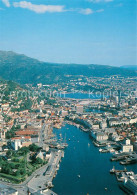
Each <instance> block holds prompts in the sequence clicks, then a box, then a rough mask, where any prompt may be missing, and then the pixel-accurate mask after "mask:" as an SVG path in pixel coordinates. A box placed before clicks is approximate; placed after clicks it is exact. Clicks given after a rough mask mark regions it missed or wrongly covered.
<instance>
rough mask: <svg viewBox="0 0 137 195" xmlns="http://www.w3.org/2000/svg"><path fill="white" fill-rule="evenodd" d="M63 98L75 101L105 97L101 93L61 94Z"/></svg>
mask: <svg viewBox="0 0 137 195" xmlns="http://www.w3.org/2000/svg"><path fill="white" fill-rule="evenodd" d="M58 96H59V97H61V98H74V99H101V98H102V97H103V96H102V94H100V93H97V94H92V93H65V94H64V93H60V94H59V95H58Z"/></svg>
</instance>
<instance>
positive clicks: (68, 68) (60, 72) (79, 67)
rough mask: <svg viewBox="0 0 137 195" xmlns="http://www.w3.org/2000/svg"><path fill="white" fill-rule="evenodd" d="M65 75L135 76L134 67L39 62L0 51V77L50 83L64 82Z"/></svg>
mask: <svg viewBox="0 0 137 195" xmlns="http://www.w3.org/2000/svg"><path fill="white" fill-rule="evenodd" d="M66 75H72V76H79V75H84V76H88V77H106V76H112V75H119V76H123V77H130V76H137V71H136V69H134V70H130V69H129V68H126V67H113V66H108V65H95V64H90V65H84V64H58V63H48V62H41V61H39V60H36V59H33V58H30V57H27V56H25V55H23V54H17V53H14V52H12V51H0V77H3V78H4V79H6V80H13V81H15V82H18V83H21V84H26V83H30V84H37V83H43V84H52V83H57V82H65V81H66V80H67V79H70V78H68V77H67V76H66Z"/></svg>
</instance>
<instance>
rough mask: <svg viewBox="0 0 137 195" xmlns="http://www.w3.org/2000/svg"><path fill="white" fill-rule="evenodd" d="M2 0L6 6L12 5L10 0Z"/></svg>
mask: <svg viewBox="0 0 137 195" xmlns="http://www.w3.org/2000/svg"><path fill="white" fill-rule="evenodd" d="M2 2H3V3H4V4H5V5H6V7H10V2H9V0H2Z"/></svg>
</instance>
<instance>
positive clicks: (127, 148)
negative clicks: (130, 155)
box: [122, 139, 133, 152]
mask: <svg viewBox="0 0 137 195" xmlns="http://www.w3.org/2000/svg"><path fill="white" fill-rule="evenodd" d="M122 152H133V145H131V144H130V140H129V139H127V140H126V143H125V144H123V145H122Z"/></svg>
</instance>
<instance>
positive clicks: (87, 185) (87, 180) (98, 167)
mask: <svg viewBox="0 0 137 195" xmlns="http://www.w3.org/2000/svg"><path fill="white" fill-rule="evenodd" d="M54 133H56V135H57V136H58V137H59V135H60V133H61V134H62V137H65V135H66V141H67V143H68V144H69V145H68V147H67V148H66V149H65V156H64V158H63V159H62V162H61V163H60V169H59V170H58V173H57V176H56V178H55V179H54V180H53V185H54V188H53V191H54V192H56V193H57V194H58V195H87V194H89V195H106V194H108V195H121V194H124V193H123V192H122V191H121V190H120V189H119V187H118V183H117V181H116V178H115V176H114V175H111V174H110V173H109V170H110V169H111V168H112V167H113V165H114V166H115V168H116V169H123V168H124V167H123V166H122V165H120V164H119V162H111V161H110V160H109V159H110V157H111V155H112V154H110V153H99V151H98V148H97V147H95V146H94V145H93V143H92V141H91V139H90V137H89V134H88V133H85V132H82V131H81V130H80V129H78V128H76V127H74V126H71V125H68V124H67V125H65V126H64V127H62V128H61V129H54ZM69 139H70V140H69ZM127 169H128V170H133V171H134V172H135V173H137V166H136V164H134V165H129V166H127ZM79 175H80V177H79ZM105 188H107V189H108V190H107V191H106V190H105Z"/></svg>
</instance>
